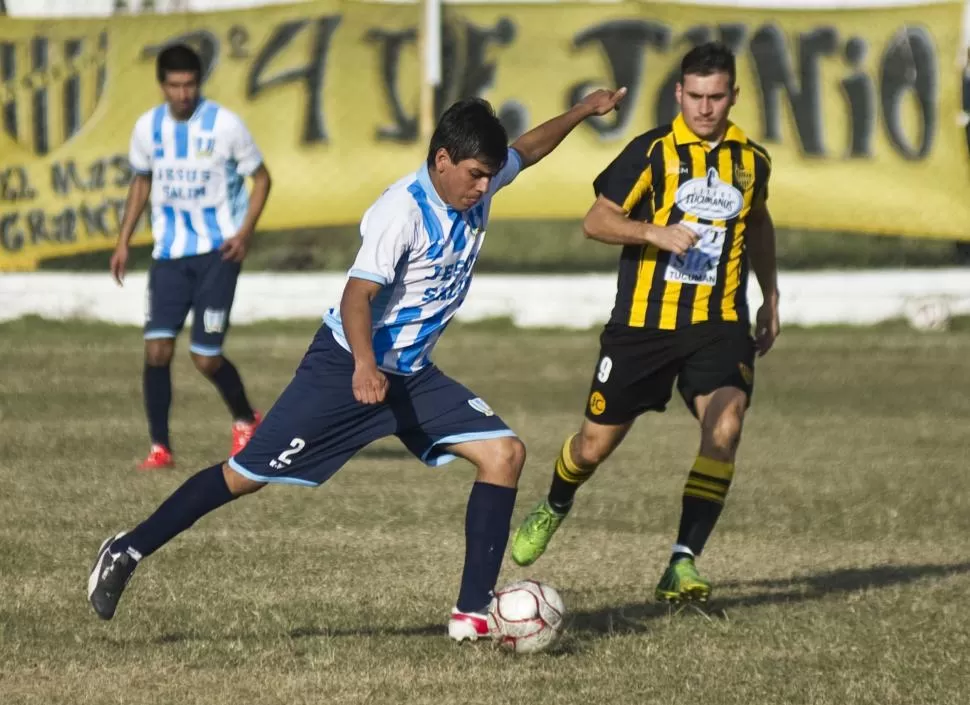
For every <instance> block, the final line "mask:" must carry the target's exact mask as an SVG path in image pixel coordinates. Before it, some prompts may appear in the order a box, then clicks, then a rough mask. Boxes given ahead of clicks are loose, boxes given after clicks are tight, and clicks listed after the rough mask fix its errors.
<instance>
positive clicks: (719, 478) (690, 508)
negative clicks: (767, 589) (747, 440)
mask: <svg viewBox="0 0 970 705" xmlns="http://www.w3.org/2000/svg"><path fill="white" fill-rule="evenodd" d="M733 477H734V463H725V462H722V461H719V460H713V459H711V458H705V457H704V456H702V455H698V456H697V460H695V461H694V467H693V468H691V471H690V475H688V477H687V484H686V485H685V486H684V498H683V511H682V513H681V517H680V529H679V531H678V534H677V544H676V545H675V546H674V548H673V559H674V560H676V559H677V558H681V557H683V556H685V555H687V556H699V555H700V554H701V552H702V551H703V550H704V544H706V543H707V539H708V538H709V537H710V535H711V532H712V531H713V530H714V525H715V524H716V523H717V520H718V517H720V516H721V509H722V508H723V507H724V500H725V498H726V497H727V493H728V489H729V488H730V487H731V480H732V478H733Z"/></svg>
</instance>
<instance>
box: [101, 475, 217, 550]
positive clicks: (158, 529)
mask: <svg viewBox="0 0 970 705" xmlns="http://www.w3.org/2000/svg"><path fill="white" fill-rule="evenodd" d="M233 499H235V497H234V496H233V494H232V492H231V491H230V490H229V486H228V485H227V484H226V480H225V478H224V477H223V472H222V464H221V463H219V464H218V465H213V466H212V467H209V468H206V469H205V470H202V471H201V472H199V473H197V474H195V475H193V476H192V477H190V478H189V479H188V480H186V481H185V482H184V483H183V484H182V486H181V487H179V488H178V489H177V490H175V492H173V493H172V494H171V495H170V496H169V498H168V499H166V500H165V501H164V502H162V504H161V505H160V506H159V507H158V509H156V510H155V512H154V514H152V515H151V516H150V517H148V518H147V519H146V520H145V521H143V522H142V523H141V524H139V525H138V526H137V527H135V528H134V529H133V530H132V531H129V532H128V533H127V534H125V535H124V536H121V537H120V538H118V539H116V540H115V541H114V543H112V544H111V547H110V551H111V552H112V553H124V552H127V553H129V554H130V555H133V556H134V557H135V558H136V559H137V560H140V559H141V558H144V557H146V556H150V555H151V554H152V553H154V552H155V551H157V550H158V549H159V548H161V547H162V546H164V545H165V544H166V543H168V542H169V541H171V540H172V539H173V538H175V537H176V536H177V535H178V534H180V533H182V532H183V531H185V530H186V529H188V528H189V527H190V526H192V525H193V524H194V523H195V522H196V521H198V520H199V519H201V518H202V517H203V516H205V515H206V514H208V513H209V512H211V511H213V510H214V509H218V508H219V507H221V506H222V505H224V504H228V503H229V502H231V501H232V500H233Z"/></svg>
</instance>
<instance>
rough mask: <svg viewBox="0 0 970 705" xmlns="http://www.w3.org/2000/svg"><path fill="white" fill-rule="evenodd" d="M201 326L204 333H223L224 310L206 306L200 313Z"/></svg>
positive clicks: (224, 327) (224, 328)
mask: <svg viewBox="0 0 970 705" xmlns="http://www.w3.org/2000/svg"><path fill="white" fill-rule="evenodd" d="M202 327H203V328H205V332H206V333H224V332H225V330H226V310H225V309H224V308H207V309H206V310H205V311H204V312H203V314H202Z"/></svg>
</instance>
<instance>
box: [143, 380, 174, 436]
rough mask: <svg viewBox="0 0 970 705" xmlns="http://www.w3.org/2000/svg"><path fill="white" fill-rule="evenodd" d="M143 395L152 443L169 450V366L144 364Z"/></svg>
mask: <svg viewBox="0 0 970 705" xmlns="http://www.w3.org/2000/svg"><path fill="white" fill-rule="evenodd" d="M142 388H143V391H144V394H145V413H146V414H147V416H148V432H149V434H150V435H151V439H152V443H156V444H158V445H162V446H165V448H167V449H169V450H171V448H172V444H171V442H170V440H169V435H168V413H169V409H170V408H171V406H172V368H171V367H170V366H169V365H161V366H155V365H149V364H148V363H147V362H146V363H145V370H144V373H143V375H142Z"/></svg>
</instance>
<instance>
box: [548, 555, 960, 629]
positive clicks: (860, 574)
mask: <svg viewBox="0 0 970 705" xmlns="http://www.w3.org/2000/svg"><path fill="white" fill-rule="evenodd" d="M966 573H970V563H955V564H952V565H880V566H872V567H869V568H844V569H841V570H834V571H831V572H827V573H818V574H815V575H801V576H795V577H793V578H788V579H774V580H737V581H729V582H724V583H717V584H715V586H714V588H715V591H716V592H715V598H714V599H713V600H711V603H710V604H709V605H708V606H707V609H706V612H707V614H708V615H709V616H710V617H711V618H713V619H718V618H721V617H723V615H724V612H726V611H730V610H732V609H738V608H745V607H760V606H762V605H776V604H790V603H794V602H807V601H809V600H821V599H823V598H825V597H827V596H829V595H835V594H839V593H849V592H856V591H859V590H866V589H878V588H883V587H891V586H897V585H906V584H909V583H912V582H915V581H917V580H923V579H927V578H946V577H949V576H951V575H962V574H966ZM752 590H753V592H752ZM733 592H741V593H742V594H740V595H732V594H731V593H733ZM718 593H720V594H721V595H724V593H728V594H727V595H725V596H724V597H718ZM674 612H675V610H674V609H673V608H672V607H671V606H669V605H666V604H663V603H658V602H648V603H630V604H626V605H621V606H619V607H610V608H605V609H601V610H595V611H589V612H573V613H572V615H571V618H569V617H567V619H568V620H569V624H568V629H569V632H570V633H571V634H573V635H577V636H580V635H585V636H588V635H596V634H607V635H610V634H622V633H631V632H632V633H637V632H644V631H647V630H649V628H650V625H649V622H650V621H652V620H654V619H657V618H662V617H667V616H669V615H671V614H673V613H674Z"/></svg>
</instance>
